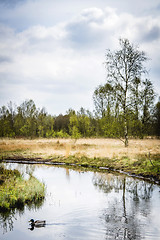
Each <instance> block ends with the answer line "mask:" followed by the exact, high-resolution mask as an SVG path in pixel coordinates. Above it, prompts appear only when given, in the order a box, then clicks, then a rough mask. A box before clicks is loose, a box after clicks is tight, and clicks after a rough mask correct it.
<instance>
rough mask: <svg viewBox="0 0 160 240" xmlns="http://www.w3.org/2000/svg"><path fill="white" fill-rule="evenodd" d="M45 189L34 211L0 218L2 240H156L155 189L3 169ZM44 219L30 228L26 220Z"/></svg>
mask: <svg viewBox="0 0 160 240" xmlns="http://www.w3.org/2000/svg"><path fill="white" fill-rule="evenodd" d="M4 165H5V166H6V167H8V168H17V169H18V170H20V171H21V172H22V173H23V174H24V176H25V177H26V178H27V177H28V173H33V175H34V176H35V177H37V178H38V179H39V180H40V181H43V182H44V183H45V185H46V188H47V190H46V198H45V200H44V201H43V203H41V204H39V206H30V207H27V206H26V207H25V208H24V209H21V210H15V211H14V212H13V213H12V214H8V215H4V214H2V213H0V239H1V240H14V239H15V240H28V239H29V240H33V239H34V240H36V239H38V240H42V239H43V240H51V239H52V240H54V239H55V240H62V239H65V240H71V239H74V240H75V239H76V240H78V239H79V240H83V239H85V240H99V239H101V240H102V239H118V240H121V239H123V240H124V239H127V240H128V239H134V240H135V239H147V240H154V239H156V240H158V239H160V186H157V185H154V184H151V183H148V182H145V181H143V180H138V179H135V178H132V177H127V176H125V175H122V174H113V173H108V172H105V173H101V172H90V171H87V172H84V171H81V170H79V171H78V170H72V169H67V168H61V167H53V166H47V165H27V164H25V165H22V164H9V163H8V164H4ZM31 218H33V219H35V220H37V219H39V220H46V226H45V227H41V228H34V229H30V226H29V223H28V221H29V220H30V219H31Z"/></svg>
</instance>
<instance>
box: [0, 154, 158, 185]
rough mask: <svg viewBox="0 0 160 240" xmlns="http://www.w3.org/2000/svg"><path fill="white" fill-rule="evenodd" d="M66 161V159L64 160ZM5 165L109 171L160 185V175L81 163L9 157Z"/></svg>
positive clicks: (4, 160)
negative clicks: (33, 165)
mask: <svg viewBox="0 0 160 240" xmlns="http://www.w3.org/2000/svg"><path fill="white" fill-rule="evenodd" d="M63 160H64V159H63ZM1 161H2V162H4V163H18V164H44V165H50V166H59V167H60V166H61V167H71V168H74V167H76V168H79V167H80V168H82V169H85V170H86V171H93V170H94V171H108V172H116V173H119V174H124V175H127V176H129V177H133V178H137V179H140V180H144V181H148V182H151V183H154V184H157V185H160V177H159V175H157V176H153V175H152V174H151V175H144V174H143V173H139V174H135V173H134V172H132V170H130V171H124V170H121V169H115V168H113V167H109V166H95V165H88V164H83V163H82V164H81V163H68V162H64V161H56V158H55V159H43V158H33V157H31V158H29V157H27V158H25V157H21V158H20V157H19V156H17V157H13V158H11V157H8V158H6V159H3V160H1Z"/></svg>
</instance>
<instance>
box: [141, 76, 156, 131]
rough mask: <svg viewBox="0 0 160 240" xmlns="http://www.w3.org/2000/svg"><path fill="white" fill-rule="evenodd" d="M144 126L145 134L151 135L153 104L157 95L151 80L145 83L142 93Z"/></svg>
mask: <svg viewBox="0 0 160 240" xmlns="http://www.w3.org/2000/svg"><path fill="white" fill-rule="evenodd" d="M141 98H142V107H143V113H142V124H143V134H146V135H148V134H150V125H151V117H152V111H153V104H154V99H155V93H154V89H153V84H152V82H151V81H150V80H149V79H146V80H145V81H143V91H142V95H141Z"/></svg>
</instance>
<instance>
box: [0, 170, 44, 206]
mask: <svg viewBox="0 0 160 240" xmlns="http://www.w3.org/2000/svg"><path fill="white" fill-rule="evenodd" d="M44 196H45V186H44V184H42V183H41V182H39V181H38V180H37V179H36V178H34V177H33V176H30V178H29V179H28V180H24V179H23V177H22V176H21V174H20V173H19V172H18V171H17V170H7V169H5V168H4V167H2V166H1V167H0V210H1V211H7V210H8V209H11V208H22V207H23V206H24V205H25V204H28V205H30V204H32V203H35V204H36V203H39V201H41V200H43V199H44Z"/></svg>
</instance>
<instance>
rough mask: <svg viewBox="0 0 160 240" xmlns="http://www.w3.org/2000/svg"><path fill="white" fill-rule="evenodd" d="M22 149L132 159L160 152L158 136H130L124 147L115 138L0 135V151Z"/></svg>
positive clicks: (62, 154)
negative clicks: (46, 137)
mask: <svg viewBox="0 0 160 240" xmlns="http://www.w3.org/2000/svg"><path fill="white" fill-rule="evenodd" d="M8 151H10V152H18V151H19V152H21V151H25V152H26V153H30V154H37V155H40V156H43V157H48V156H54V157H55V156H64V157H68V156H70V155H75V156H77V157H81V156H86V157H90V158H94V157H100V158H103V157H106V158H114V157H116V158H121V157H124V156H126V157H128V158H130V159H134V158H136V157H137V155H144V154H148V153H149V152H150V154H160V140H158V139H143V140H140V139H131V140H130V141H129V147H128V148H125V147H124V144H123V142H121V141H120V140H118V139H78V140H77V141H76V143H75V142H74V140H72V139H34V140H29V139H0V153H4V152H8Z"/></svg>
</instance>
